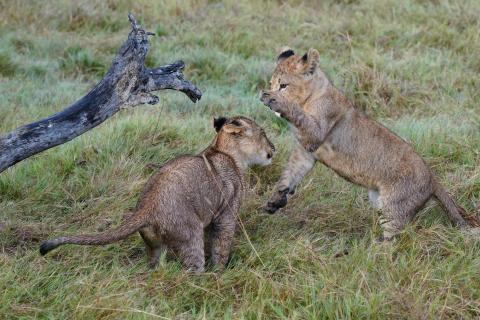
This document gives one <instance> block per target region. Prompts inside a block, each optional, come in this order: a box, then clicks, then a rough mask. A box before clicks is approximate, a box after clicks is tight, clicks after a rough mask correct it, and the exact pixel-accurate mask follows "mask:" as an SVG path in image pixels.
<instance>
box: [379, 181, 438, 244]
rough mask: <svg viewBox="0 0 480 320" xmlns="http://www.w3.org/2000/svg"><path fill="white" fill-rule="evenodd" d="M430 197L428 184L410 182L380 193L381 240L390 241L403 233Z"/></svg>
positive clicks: (430, 191)
mask: <svg viewBox="0 0 480 320" xmlns="http://www.w3.org/2000/svg"><path fill="white" fill-rule="evenodd" d="M431 195H432V188H431V185H430V184H429V183H424V184H415V183H412V182H407V183H404V184H403V185H397V186H395V187H394V188H391V189H390V190H388V191H383V194H382V191H380V200H381V201H380V202H381V205H382V211H383V217H382V218H381V219H380V225H381V226H382V230H383V240H387V241H388V240H391V239H392V238H393V237H395V236H396V235H397V234H399V233H400V232H402V231H403V229H404V228H405V225H406V224H407V223H408V222H410V221H411V220H412V219H413V218H414V217H415V215H416V214H417V213H418V211H419V210H420V209H421V208H422V207H423V206H424V205H425V203H426V202H427V201H428V199H430V197H431Z"/></svg>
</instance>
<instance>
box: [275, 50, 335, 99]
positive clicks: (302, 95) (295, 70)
mask: <svg viewBox="0 0 480 320" xmlns="http://www.w3.org/2000/svg"><path fill="white" fill-rule="evenodd" d="M319 64H320V54H319V53H318V51H317V50H315V49H313V48H311V49H310V50H308V52H307V53H305V54H304V55H303V56H299V55H297V54H295V52H293V50H292V49H290V48H288V47H284V48H283V49H282V50H281V53H280V55H279V56H278V58H277V66H276V67H275V71H274V72H273V75H272V78H271V80H270V90H271V91H280V93H281V94H282V95H283V96H284V97H285V98H286V99H287V100H290V101H293V102H296V103H298V104H300V105H303V104H304V103H305V102H306V101H307V100H308V99H309V98H310V97H311V96H312V95H313V94H314V93H315V92H318V91H319V90H321V89H322V88H323V87H324V86H325V85H326V84H327V83H328V79H327V78H326V76H325V74H324V73H323V72H322V70H320V66H319Z"/></svg>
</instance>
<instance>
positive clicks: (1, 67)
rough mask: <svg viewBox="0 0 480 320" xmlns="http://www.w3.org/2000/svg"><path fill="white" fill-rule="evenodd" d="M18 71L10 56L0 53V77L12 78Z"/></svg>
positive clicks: (3, 52) (6, 53)
mask: <svg viewBox="0 0 480 320" xmlns="http://www.w3.org/2000/svg"><path fill="white" fill-rule="evenodd" d="M17 70H18V65H17V64H16V63H15V62H14V61H13V60H12V58H11V57H10V54H8V52H5V51H0V75H2V76H4V77H12V76H14V75H15V73H16V72H17Z"/></svg>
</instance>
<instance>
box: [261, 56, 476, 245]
mask: <svg viewBox="0 0 480 320" xmlns="http://www.w3.org/2000/svg"><path fill="white" fill-rule="evenodd" d="M319 60H320V55H319V53H318V51H317V50H315V49H310V50H309V51H308V53H306V54H305V55H303V56H298V55H296V54H295V53H294V52H293V51H292V50H291V49H288V48H287V49H285V50H284V51H283V52H282V53H281V54H280V55H279V57H278V59H277V66H276V68H275V71H274V73H273V75H272V78H271V81H270V85H271V90H270V91H263V92H262V93H261V100H262V102H263V103H264V104H265V105H267V106H268V107H270V109H272V110H273V111H275V112H278V113H280V115H281V116H282V117H284V118H285V119H287V120H288V121H289V122H290V123H291V124H292V127H293V130H294V133H295V137H296V140H297V144H296V147H295V149H294V150H293V152H292V154H291V156H290V159H289V161H288V165H287V166H286V168H285V170H284V171H283V173H282V176H281V178H280V181H279V182H278V184H277V187H276V193H275V194H274V195H273V197H272V199H271V200H270V201H269V202H268V203H267V206H266V208H265V209H266V210H267V211H268V212H270V213H273V212H275V211H276V210H278V209H279V208H282V207H284V206H285V205H286V204H287V196H288V194H292V193H293V192H294V190H295V187H296V186H297V184H298V183H299V182H300V180H301V179H302V178H303V176H304V175H305V174H306V173H307V172H308V171H309V170H310V169H311V168H312V167H313V165H314V164H315V162H316V161H320V162H322V163H323V164H325V165H326V166H327V167H329V168H331V169H332V170H334V171H335V172H336V173H337V174H338V175H340V176H341V177H343V178H345V179H346V180H348V181H350V182H352V183H355V184H357V185H360V186H363V187H365V188H368V189H369V192H368V195H369V198H370V201H371V202H372V203H373V204H374V206H375V207H377V208H381V209H382V210H383V221H381V224H382V229H383V238H384V239H386V240H388V239H391V238H392V237H393V236H395V235H396V234H398V233H399V232H400V231H401V230H402V229H403V228H404V226H405V224H406V223H407V222H408V221H410V220H411V219H412V218H413V217H414V216H415V214H416V213H417V212H418V211H419V210H420V209H421V208H422V207H423V205H424V204H425V203H426V202H427V200H429V199H430V198H431V197H432V196H433V197H435V198H437V199H438V200H439V201H440V203H441V204H442V206H443V207H444V209H445V211H446V212H447V213H448V215H449V217H450V218H451V220H453V222H455V223H457V224H458V225H460V226H461V227H465V226H467V225H468V224H469V225H471V226H480V221H479V219H478V218H477V217H476V216H469V215H467V214H466V212H465V211H464V210H463V209H462V208H460V207H458V206H457V205H456V204H455V202H454V201H453V200H452V198H451V197H450V196H449V195H448V193H447V192H446V191H445V189H444V188H443V187H442V186H441V185H440V184H439V183H438V182H437V180H436V178H435V176H434V175H433V174H432V172H431V171H430V169H429V168H428V166H427V165H426V164H425V162H424V161H423V159H422V158H421V157H420V156H419V155H418V154H417V153H415V151H414V150H413V148H412V147H411V146H410V145H409V144H408V143H407V142H406V141H405V140H403V139H402V138H400V137H398V136H397V135H396V134H394V133H393V132H391V131H390V130H388V129H387V128H385V127H384V126H382V125H381V124H380V123H378V122H376V121H375V120H373V119H371V118H369V117H368V116H367V115H366V114H364V113H363V112H362V111H360V110H358V109H356V108H355V107H354V106H353V105H352V103H350V102H349V101H348V100H347V98H346V97H345V96H344V95H343V94H342V93H341V92H340V91H339V90H338V89H336V88H335V87H334V86H333V85H332V84H331V83H330V81H329V80H328V79H327V77H326V75H325V74H324V73H323V72H322V70H321V69H320V67H319Z"/></svg>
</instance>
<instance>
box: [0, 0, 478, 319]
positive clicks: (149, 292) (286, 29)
mask: <svg viewBox="0 0 480 320" xmlns="http://www.w3.org/2000/svg"><path fill="white" fill-rule="evenodd" d="M72 2H73V1H72ZM321 3H322V4H318V3H317V1H288V3H287V2H286V1H275V2H273V1H272V2H261V1H241V2H237V1H233V0H232V1H226V2H220V1H218V2H217V1H154V0H139V1H132V2H131V3H128V2H126V1H113V0H111V1H104V2H103V1H102V2H100V1H98V3H96V4H94V3H92V2H89V1H76V2H75V4H69V3H67V1H54V0H50V1H28V0H19V1H9V0H0V8H2V9H1V10H0V119H1V120H0V132H8V131H10V130H12V129H13V128H15V127H17V126H19V125H21V124H25V123H28V122H32V121H34V120H37V119H40V118H41V117H44V116H47V115H49V114H51V113H53V112H55V111H58V110H61V109H62V108H64V107H65V106H67V105H69V104H70V103H72V102H74V101H75V100H76V99H78V98H79V97H81V96H82V95H83V94H84V93H85V92H87V91H88V89H89V88H90V87H91V86H92V85H94V84H95V83H96V81H97V80H98V79H100V78H101V76H102V74H103V72H104V71H105V70H106V68H108V65H109V63H110V61H111V58H112V57H113V55H114V54H115V52H116V50H117V48H118V47H119V46H120V45H121V43H122V42H123V41H124V39H125V38H126V36H127V34H128V32H129V24H128V21H127V19H126V16H127V12H128V11H130V10H131V11H132V12H134V13H135V14H136V16H137V18H139V19H140V20H141V21H142V23H143V24H144V25H145V26H146V27H147V29H149V30H151V31H154V32H156V33H157V34H158V35H159V36H160V37H155V38H153V39H152V46H151V51H150V53H149V56H148V64H150V65H152V66H153V65H160V64H163V63H167V62H171V61H173V60H175V59H178V58H182V59H184V60H185V61H186V63H187V69H186V72H185V73H186V76H187V77H188V79H190V80H192V82H194V83H196V84H197V85H198V86H199V87H200V88H201V89H202V90H203V91H204V97H203V98H202V100H201V101H200V103H199V104H197V105H193V104H192V103H191V102H190V101H189V100H188V99H187V98H186V97H185V96H183V95H182V94H180V93H177V92H162V93H161V94H160V96H161V102H160V103H159V104H158V105H156V106H142V107H138V108H137V109H135V110H128V111H122V112H120V113H119V114H117V115H116V116H114V117H113V118H112V119H109V120H108V121H107V122H106V123H104V124H102V125H101V126H100V127H98V128H96V129H95V130H92V131H90V132H88V133H87V134H85V135H83V136H81V137H79V138H77V139H75V140H73V141H72V142H69V143H67V144H64V145H62V146H60V147H57V148H54V149H51V150H49V151H47V152H44V153H42V154H39V155H37V156H35V157H32V158H31V159H29V160H27V161H24V162H22V163H19V164H17V165H16V166H15V167H13V168H11V169H9V170H8V171H6V172H3V173H2V174H0V230H1V236H0V270H1V272H0V318H33V317H41V318H50V319H53V318H57V319H66V318H70V319H72V318H86V319H98V318H103V319H142V318H143V319H150V318H152V319H153V318H177V319H214V318H225V319H228V318H246V319H277V318H278V319H287V318H288V319H319V318H320V319H336V318H345V319H358V318H365V319H386V318H412V319H428V318H432V319H433V318H435V319H438V318H442V319H458V318H465V319H468V318H475V317H479V316H480V302H479V301H480V281H479V276H480V257H479V256H480V244H479V242H475V241H473V240H472V239H469V238H468V237H466V236H464V235H462V234H461V233H460V232H459V231H457V230H456V229H455V228H453V227H452V226H451V225H450V224H449V223H448V222H447V219H446V218H445V217H444V215H443V213H442V211H441V210H440V209H439V208H438V206H437V205H436V204H435V203H430V204H428V205H427V207H426V208H425V209H424V210H423V211H422V214H421V215H420V217H419V219H418V220H417V221H416V222H415V223H414V224H412V225H410V226H409V227H408V228H407V230H406V231H405V232H404V234H402V235H401V236H400V237H399V238H398V239H397V240H396V242H395V243H393V244H391V245H387V246H382V245H379V244H376V243H375V241H374V240H375V238H376V237H377V236H378V235H379V231H380V230H379V226H378V214H377V212H375V210H374V209H373V208H372V207H370V206H369V204H368V201H367V199H366V198H367V197H366V192H365V191H364V190H362V189H360V188H357V187H354V186H352V185H351V184H348V183H346V182H344V181H343V180H342V179H340V178H339V177H337V176H335V174H333V173H332V172H330V171H329V170H327V169H326V168H324V167H322V166H321V165H317V167H316V168H315V169H314V170H313V172H312V173H311V174H309V175H308V176H307V177H306V178H305V180H304V181H303V184H302V185H301V187H300V188H299V192H297V194H296V195H295V196H294V197H293V198H292V201H291V203H290V204H289V206H288V207H287V208H286V210H284V211H282V212H281V213H280V214H277V215H273V216H268V215H266V214H263V213H262V212H261V211H260V210H259V208H260V206H261V205H262V204H263V203H264V202H265V201H266V200H267V198H268V196H269V194H270V192H271V191H272V187H273V183H274V182H275V181H276V180H277V179H278V176H279V174H280V172H281V167H282V165H283V164H284V163H285V161H286V158H287V155H288V152H289V149H290V142H289V141H290V135H289V132H288V128H287V126H286V124H285V123H284V122H282V121H281V120H278V118H276V117H275V116H274V115H273V114H272V113H270V112H268V111H267V110H266V109H265V107H263V106H262V105H261V103H260V102H259V101H258V98H257V93H258V90H259V89H260V88H262V87H263V86H265V85H266V83H267V82H268V78H269V74H270V73H271V71H272V68H273V63H274V55H275V51H276V48H278V47H280V46H282V45H289V46H291V47H294V48H297V49H298V50H302V51H304V50H307V49H308V48H309V47H315V48H317V49H318V50H319V51H320V53H321V55H322V66H323V68H324V69H325V70H326V71H327V73H328V74H329V76H330V77H331V78H332V80H333V81H334V82H335V83H336V84H337V85H338V86H339V87H341V88H342V89H343V90H344V92H345V93H346V95H347V96H348V97H349V98H350V99H352V100H353V101H355V103H356V104H357V106H358V107H360V108H362V109H364V110H365V111H366V112H367V113H369V114H370V115H371V116H372V117H374V118H376V119H378V120H379V121H381V122H382V123H384V124H386V125H387V126H389V127H390V128H392V129H393V130H394V131H395V132H397V133H398V134H400V135H401V136H402V137H404V138H406V139H408V140H410V141H411V142H412V143H413V144H414V146H415V147H416V149H417V150H418V152H419V153H420V154H422V155H423V156H424V157H425V159H426V161H427V162H428V163H429V164H430V165H431V166H432V167H433V168H434V170H435V172H436V173H437V174H438V175H439V177H440V179H441V180H442V181H443V182H444V183H445V185H446V186H447V187H448V189H449V190H450V191H451V193H453V194H454V195H455V197H456V199H458V201H459V203H461V204H462V205H463V206H464V207H466V208H467V209H468V210H470V211H475V210H477V211H478V210H479V197H480V134H479V131H480V95H479V94H478V88H479V87H480V78H479V77H478V73H479V72H480V60H479V59H478V57H479V56H480V35H479V32H478V30H479V28H480V18H479V17H480V7H479V6H478V2H477V1H476V0H466V1H460V2H459V1H443V0H432V1H427V0H424V1H418V2H414V1H408V0H407V1H394V0H388V1H383V0H367V1H355V0H350V1H347V0H344V1H330V2H329V1H322V2H321ZM234 114H243V115H246V116H249V117H253V118H254V119H256V120H257V121H258V122H259V123H261V124H262V125H263V126H265V127H266V129H267V132H268V134H269V135H270V137H272V140H273V141H274V143H275V144H276V146H277V149H279V153H278V155H277V157H276V159H275V161H274V164H273V165H272V166H270V167H269V168H266V169H262V170H259V169H253V170H251V171H250V172H249V181H250V185H251V191H250V193H249V197H248V199H247V201H246V203H245V205H244V207H243V210H242V214H241V215H242V219H243V222H244V225H245V229H246V232H247V234H248V235H249V237H250V240H251V242H252V244H253V246H254V247H255V248H256V250H257V251H258V256H257V255H256V254H255V252H254V250H253V249H252V247H251V246H250V245H249V243H248V241H247V239H246V238H245V236H244V235H243V234H242V232H239V233H238V235H237V236H236V239H235V245H234V250H233V256H232V261H231V263H230V265H229V268H228V269H227V270H226V271H225V272H224V273H222V274H214V273H207V274H205V275H202V276H192V275H189V274H187V273H185V272H184V271H182V270H181V268H180V266H179V264H178V263H177V262H175V261H173V262H170V261H165V260H162V263H161V265H160V266H159V267H158V268H157V269H156V270H155V271H154V272H151V271H149V270H148V269H147V264H146V261H145V258H144V252H143V246H142V242H141V240H140V237H139V236H132V237H131V238H129V239H128V240H126V241H123V242H121V243H117V244H114V245H109V246H103V247H74V246H66V247H63V248H61V249H59V250H57V251H55V252H54V253H53V254H51V255H49V256H46V257H45V258H43V257H41V256H40V255H39V254H38V245H39V242H40V241H42V240H45V239H47V238H50V237H54V236H58V235H62V234H72V233H77V232H80V231H82V232H83V231H96V230H100V229H104V228H106V227H108V226H110V225H115V224H117V223H118V222H119V221H120V219H121V217H122V215H123V213H124V212H126V211H128V210H129V209H130V208H132V207H133V206H134V205H135V202H136V199H137V196H138V194H139V192H140V190H141V189H142V186H143V184H144V183H145V181H146V179H147V178H148V176H149V175H150V174H151V171H149V170H148V169H146V168H145V164H147V163H149V162H158V163H161V162H164V161H166V160H167V159H170V158H172V157H174V156H176V155H180V154H183V153H193V152H197V151H199V150H201V149H202V148H203V147H204V146H205V145H206V144H207V143H208V142H209V141H210V140H211V139H212V137H213V130H212V128H211V120H212V117H213V116H214V115H216V116H218V115H234ZM345 248H348V250H349V252H350V253H349V254H348V255H345V256H341V257H335V256H336V253H338V252H342V251H343V250H344V249H345Z"/></svg>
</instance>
